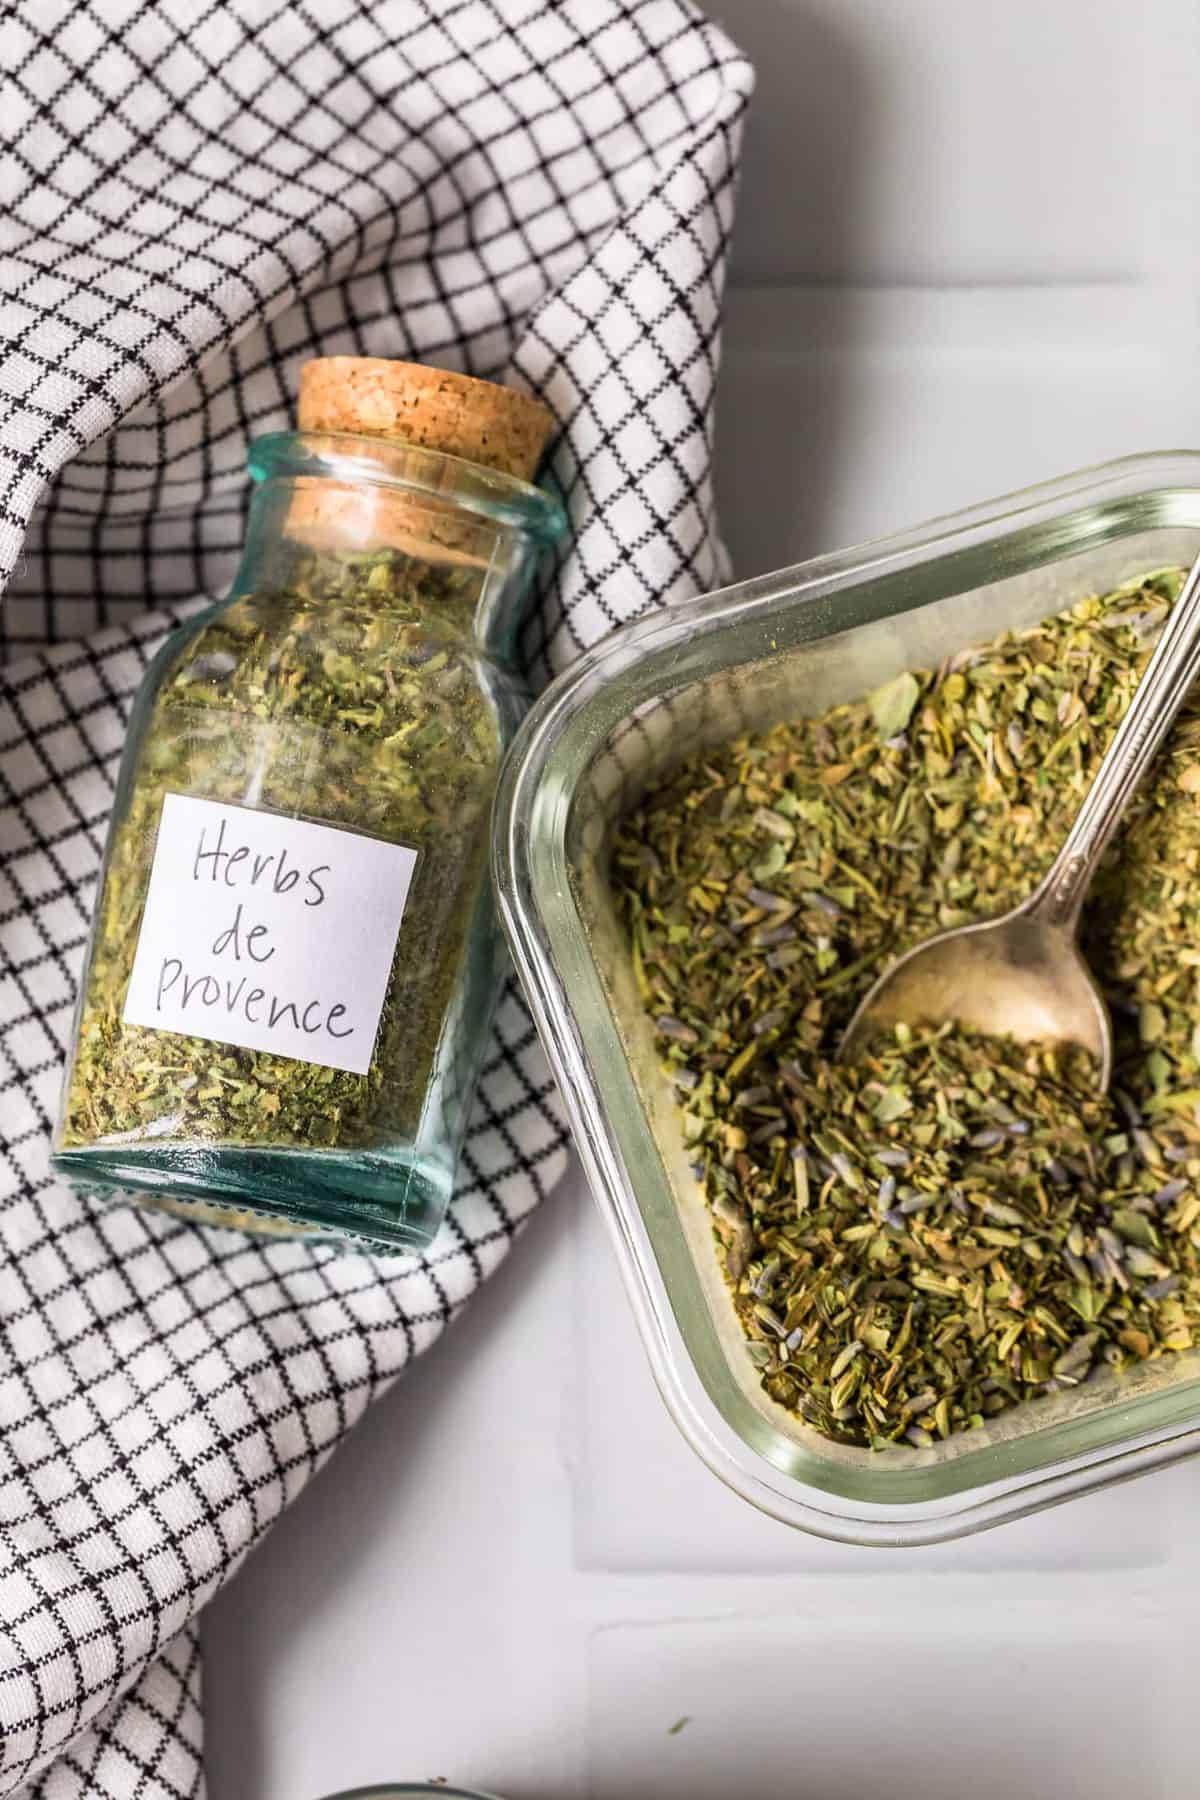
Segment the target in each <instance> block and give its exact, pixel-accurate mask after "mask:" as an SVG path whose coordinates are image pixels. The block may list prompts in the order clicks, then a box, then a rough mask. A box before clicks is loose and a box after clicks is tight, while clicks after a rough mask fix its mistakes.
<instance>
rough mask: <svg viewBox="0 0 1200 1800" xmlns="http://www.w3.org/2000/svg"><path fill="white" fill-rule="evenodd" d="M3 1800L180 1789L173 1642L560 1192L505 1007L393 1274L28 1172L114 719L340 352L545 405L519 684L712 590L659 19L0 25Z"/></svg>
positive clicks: (669, 39) (588, 3)
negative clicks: (312, 388)
mask: <svg viewBox="0 0 1200 1800" xmlns="http://www.w3.org/2000/svg"><path fill="white" fill-rule="evenodd" d="M0 70H2V71H3V74H2V75H0V82H2V84H3V115H2V116H3V121H4V127H5V133H6V139H7V146H8V147H7V150H6V151H5V152H4V154H3V156H2V157H0V268H2V276H0V295H2V307H3V312H2V315H0V316H2V320H3V348H2V350H0V565H2V567H3V571H4V573H5V574H6V575H8V576H9V577H10V579H9V582H8V589H7V594H6V597H5V600H4V603H3V605H2V606H0V631H2V633H3V636H4V656H5V660H6V661H7V667H6V668H5V669H4V672H3V675H2V676H0V1794H10V1793H12V1792H14V1791H15V1790H16V1789H18V1788H20V1787H22V1785H23V1784H30V1783H32V1784H33V1787H32V1789H31V1791H34V1792H36V1793H38V1794H39V1795H43V1796H53V1797H54V1800H66V1797H67V1796H80V1795H105V1796H117V1797H121V1796H125V1795H136V1796H138V1800H165V1797H167V1796H174V1797H179V1796H187V1797H188V1800H192V1797H194V1796H197V1795H199V1794H200V1793H201V1792H202V1784H203V1775H202V1765H201V1722H200V1696H199V1658H198V1651H197V1645H196V1636H195V1625H194V1621H195V1618H196V1615H197V1613H198V1611H199V1609H200V1608H201V1607H202V1606H203V1604H204V1602H205V1601H206V1600H207V1599H208V1598H209V1596H210V1595H211V1594H212V1593H213V1592H214V1591H215V1590H216V1589H217V1588H218V1587H219V1586H220V1584H221V1583H222V1582H223V1581H225V1580H226V1579H227V1578H228V1577H229V1575H230V1574H231V1573H232V1572H233V1571H234V1570H235V1569H236V1567H237V1566H238V1564H239V1562H240V1560H241V1558H242V1557H243V1556H244V1555H245V1554H246V1552H247V1550H248V1549H249V1548H250V1547H251V1546H252V1545H253V1543H254V1542H255V1541H256V1540H257V1539H258V1538H259V1537H260V1536H261V1534H262V1533H263V1532H264V1531H265V1530H266V1529H267V1528H268V1527H269V1526H270V1524H271V1521H272V1520H273V1519H274V1518H275V1517H276V1516H277V1514H278V1513H279V1511H280V1509H281V1508H282V1507H283V1506H285V1505H286V1504H287V1503H288V1501H289V1500H290V1499H292V1498H293V1496H294V1495H295V1494H296V1493H297V1492H298V1491H299V1490H300V1488H301V1487H302V1486H303V1485H304V1483H305V1481H306V1480H307V1479H308V1477H309V1476H310V1475H311V1474H312V1472H313V1471H314V1470H315V1469H316V1468H317V1467H318V1466H319V1465H320V1464H321V1463H322V1462H323V1460H324V1459H325V1457H326V1456H327V1455H328V1454H329V1453H330V1451H331V1450H332V1449H333V1447H334V1446H335V1445H336V1443H337V1442H338V1440H339V1439H340V1437H341V1436H342V1435H343V1434H344V1432H345V1431H347V1430H348V1429H349V1427H350V1426H351V1425H352V1424H353V1423H354V1421H355V1419H357V1418H358V1417H359V1416H360V1415H361V1413H362V1412H363V1410H364V1408H365V1407H366V1406H367V1405H368V1403H369V1402H370V1400H371V1399H372V1398H373V1397H374V1396H375V1395H376V1394H378V1393H379V1392H381V1391H382V1390H383V1389H384V1388H385V1387H386V1386H387V1385H388V1384H389V1382H390V1381H391V1380H392V1379H394V1377H395V1376H396V1375H397V1373H398V1372H399V1371H400V1370H401V1369H402V1368H403V1367H404V1365H405V1363H406V1362H407V1361H408V1359H409V1357H411V1356H413V1355H415V1354H417V1353H418V1352H420V1351H421V1350H422V1349H424V1348H425V1347H426V1346H427V1345H428V1344H429V1343H431V1342H432V1341H433V1340H434V1339H435V1338H436V1337H437V1336H438V1334H439V1333H440V1332H441V1330H442V1329H443V1327H444V1326H445V1325H446V1324H447V1323H448V1322H449V1320H450V1319H452V1318H453V1317H454V1315H455V1313H456V1312H457V1310H458V1309H459V1308H460V1307H461V1306H462V1304H463V1303H464V1302H465V1301H466V1299H467V1298H468V1297H469V1295H470V1294H471V1293H472V1292H473V1291H474V1289H475V1288H476V1287H477V1286H478V1285H479V1283H480V1282H481V1281H482V1280H483V1279H484V1278H485V1277H486V1276H487V1274H488V1273H489V1272H490V1271H491V1269H493V1268H494V1267H495V1266H496V1264H497V1263H498V1262H499V1261H500V1260H501V1258H502V1257H503V1256H504V1255H505V1253H506V1252H507V1250H508V1247H509V1245H510V1243H511V1242H512V1239H513V1237H514V1235H515V1233H516V1232H517V1231H518V1230H519V1227H520V1225H521V1223H522V1221H523V1220H524V1219H525V1218H526V1217H527V1216H528V1214H529V1212H530V1211H531V1209H532V1208H533V1207H534V1206H535V1205H536V1204H537V1202H538V1201H539V1199H540V1198H541V1197H542V1196H543V1195H544V1193H545V1192H546V1191H547V1190H548V1189H549V1187H551V1186H552V1185H553V1183H554V1181H555V1180H556V1179H557V1177H558V1175H559V1173H560V1171H561V1169H562V1166H563V1163H564V1160H565V1156H566V1139H565V1132H564V1126H563V1120H562V1115H561V1112H560V1109H559V1106H558V1103H557V1100H556V1097H555V1095H554V1093H553V1090H552V1086H551V1083H550V1080H549V1077H548V1073H547V1070H546V1066H545V1063H544V1061H543V1059H542V1056H541V1054H540V1051H539V1049H538V1046H537V1044H536V1040H535V1038H534V1034H533V1032H532V1029H531V1026H530V1022H529V1018H528V1015H527V1013H526V1011H525V1009H524V1006H523V1004H522V1002H521V999H520V996H519V993H518V992H517V991H516V989H515V985H513V984H510V986H509V989H508V991H507V993H506V996H505V999H504V1002H503V1004H502V1008H501V1012H500V1016H499V1020H498V1023H497V1026H496V1032H495V1040H494V1044H493V1048H492V1053H491V1055H490V1057H489V1060H488V1065H487V1069H486V1072H485V1075H484V1078H483V1082H482V1085H481V1090H480V1098H479V1103H478V1106H477V1109H476V1113H475V1117H474V1122H473V1126H472V1130H471V1133H470V1138H469V1142H468V1146H467V1151H466V1155H465V1158H464V1164H463V1170H462V1179H461V1183H460V1187H459V1190H458V1193H457V1195H456V1198H455V1201H454V1204H453V1207H452V1210H451V1217H450V1220H449V1223H448V1224H447V1226H446V1228H445V1230H444V1231H443V1233H442V1234H441V1236H440V1237H439V1239H438V1241H437V1243H436V1244H435V1245H434V1246H433V1248H432V1249H431V1250H430V1252H429V1254H428V1255H426V1256H424V1257H397V1258H372V1257H368V1256H362V1255H354V1256H338V1255H336V1254H334V1253H331V1252H329V1251H326V1250H309V1249H305V1248H304V1247H303V1246H301V1245H298V1244H294V1245H291V1244H285V1245H265V1244H263V1243H261V1242H259V1241H256V1240H251V1239H248V1238H243V1237H240V1236H238V1235H236V1234H233V1233H229V1232H220V1231H206V1230H202V1229H199V1228H195V1227H191V1226H187V1225H182V1224H176V1223H171V1222H168V1221H166V1220H163V1219H160V1218H157V1217H154V1216H152V1215H149V1214H145V1213H141V1212H138V1211H136V1210H134V1209H132V1208H129V1207H126V1206H122V1205H116V1206H104V1205H101V1204H100V1203H98V1202H88V1201H85V1200H82V1199H80V1198H78V1197H75V1196H73V1195H71V1194H70V1193H68V1192H66V1191H65V1190H64V1189H63V1188H62V1187H61V1186H60V1185H58V1184H57V1183H56V1182H54V1181H53V1180H52V1179H51V1178H50V1176H49V1173H48V1169H47V1162H46V1144H47V1136H48V1132H49V1128H50V1123H51V1120H52V1117H53V1114H54V1111H55V1108H56V1105H57V1087H58V1081H59V1074H60V1065H61V1059H62V1054H63V1049H64V1046H65V1044H66V1041H67V1038H68V1034H69V1030H70V1022H71V1010H72V1003H73V986H74V980H75V976H76V973H77V969H78V964H79V959H80V955H81V951H82V946H83V939H84V934H85V931H86V927H87V922H88V919H89V915H90V910H91V906H92V903H93V899H94V888H95V875H96V869H97V865H98V860H99V856H100V852H101V848H102V844H103V836H104V830H105V824H106V817H107V813H108V810H109V806H110V802H111V795H112V786H113V777H114V770H115V766H116V760H117V757H118V755H119V752H120V747H121V742H122V738H123V735H124V727H125V720H126V718H127V715H128V708H129V703H130V698H131V696H132V694H133V693H134V691H135V690H136V687H137V684H138V681H139V679H140V675H141V672H142V670H143V669H144V667H145V664H146V661H147V658H148V657H149V655H150V654H151V653H152V652H153V650H154V648H155V646H156V644H157V643H158V641H159V639H160V638H161V635H162V633H163V631H164V630H165V629H166V627H167V626H168V624H169V623H170V622H171V619H172V618H173V617H175V616H177V615H178V613H179V611H180V610H181V609H186V608H188V607H189V606H192V605H194V604H196V603H197V602H198V597H199V596H202V595H205V594H207V595H209V596H216V595H219V594H220V592H221V591H222V589H223V587H224V586H225V585H226V584H227V582H228V580H229V577H230V574H231V571H232V566H233V562H234V559H235V556H236V550H237V545H238V543H239V539H240V534H241V526H242V519H243V509H244V500H245V487H246V484H245V477H244V474H243V469H244V456H245V447H246V441H247V438H248V437H249V436H250V435H253V434H254V433H257V432H262V431H266V430H270V429H277V428H279V427H282V426H285V425H286V424H287V423H288V419H289V399H290V396H292V395H293V394H294V392H295V388H296V376H297V370H298V367H299V365H300V363H301V362H302V361H303V360H304V359H305V358H306V357H308V356H311V355H314V354H330V353H336V352H356V353H359V354H370V355H382V356H398V357H406V358H414V359H420V360H427V361H432V362H437V363H442V364H445V365H447V366H453V367H457V368H463V369H467V370H469V371H470V372H473V373H475V374H480V375H490V376H503V377H506V378H508V379H510V380H512V381H514V382H516V383H518V384H524V385H525V386H527V387H529V388H530V389H532V390H534V391H536V392H537V393H539V394H541V395H542V396H543V397H544V398H545V399H546V400H547V401H548V403H549V404H550V405H551V407H552V408H553V410H554V412H555V414H556V416H557V418H558V420H559V422H560V425H561V427H562V435H561V438H560V441H559V446H558V449H557V451H556V454H555V458H554V473H555V476H556V478H557V480H558V482H559V484H560V486H561V488H562V491H563V493H564V495H565V498H566V501H567V504H568V508H569V511H570V514H571V517H572V521H573V526H574V533H575V535H574V540H573V545H572V547H571V548H570V550H569V551H567V552H566V554H565V555H564V556H563V557H562V558H561V559H560V561H559V563H558V565H557V567H555V568H554V569H552V570H550V571H548V572H547V576H546V580H545V582H544V585H543V588H542V592H541V595H540V601H539V604H538V606H537V607H536V609H535V613H534V616H533V618H532V620H531V623H530V627H529V630H528V634H527V640H526V653H527V658H528V662H529V666H530V669H531V672H532V673H533V674H534V676H535V678H537V679H543V678H545V676H546V675H547V674H549V673H550V672H552V671H553V670H555V669H558V668H561V667H562V666H563V665H564V664H565V663H566V662H568V661H569V660H570V658H571V657H572V656H573V655H574V654H575V653H576V652H577V651H578V650H579V649H580V648H582V647H583V646H585V645H587V644H590V643H593V642H594V641H596V640H597V639H598V638H599V637H601V636H602V635H603V634H604V633H605V632H607V631H608V630H609V629H610V628H611V627H612V626H613V625H615V624H617V623H619V622H621V621H623V620H625V619H628V618H630V617H631V616H633V615H634V614H636V613H638V612H640V611H642V610H644V609H645V608H647V607H652V606H660V605H663V604H665V603H667V602H669V601H670V600H672V599H675V598H677V597H681V596H685V595H690V594H693V593H695V592H697V591H700V590H703V589H704V588H706V587H710V586H712V585H715V584H716V583H717V581H718V580H719V579H720V577H721V575H722V573H723V560H722V553H721V550H720V545H719V541H718V538H717V534H716V528H715V521H714V516H713V498H712V481H711V472H712V468H711V465H712V421H713V389H714V380H715V375H716V364H717V351H718V327H719V317H720V304H721V289H722V281H723V277H724V272H725V264H726V256H727V250H728V239H729V231H730V225H731V220H732V213H733V201H734V185H735V176H736V168H737V157H738V142H739V132H740V126H741V120H742V114H743V110H744V106H745V102H746V99H747V96H748V94H749V90H750V85H751V75H750V71H749V69H748V66H747V64H746V63H745V61H744V60H743V59H742V58H741V57H740V56H739V55H738V53H737V52H736V50H735V49H734V48H733V47H732V46H731V45H730V44H729V42H728V41H727V40H726V39H725V38H724V37H723V35H722V34H721V33H720V32H719V31H718V30H715V29H714V28H713V27H711V26H710V25H708V24H706V23H705V22H704V20H703V19H702V18H701V17H700V15H698V14H697V13H696V12H695V11H694V10H693V9H692V8H691V7H690V5H687V4H686V3H685V0H623V3H622V0H567V3H566V4H547V3H544V0H538V3H535V0H457V3H452V4H445V3H439V0H375V3H373V4H372V3H371V0H306V3H305V4H303V5H292V4H284V3H283V0H274V3H273V4H267V3H266V0H224V3H220V0H218V4H217V5H215V6H214V7H211V8H198V7H195V6H192V5H190V4H187V0H157V4H155V3H153V0H151V3H150V4H136V3H135V0H91V3H90V4H75V3H74V0H39V4H38V5H37V6H36V7H34V6H29V7H24V8H16V9H10V10H8V11H7V12H0Z"/></svg>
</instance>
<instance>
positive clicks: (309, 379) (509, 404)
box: [298, 356, 554, 481]
mask: <svg viewBox="0 0 1200 1800" xmlns="http://www.w3.org/2000/svg"><path fill="white" fill-rule="evenodd" d="M298 411H299V424H300V429H301V431H358V432H365V433H367V434H369V435H370V436H372V437H385V438H392V439H395V440H397V441H398V442H401V443H405V444H418V445H421V446H422V447H423V448H425V449H427V450H442V451H445V452H446V453H447V454H448V455H450V456H462V457H465V458H466V459H467V461H468V462H475V463H482V464H483V465H484V467H485V468H489V469H500V470H502V471H503V472H504V473H505V474H506V475H515V476H516V477H517V479H518V480H520V481H531V480H532V479H533V475H534V471H535V470H536V468H537V466H538V463H539V462H540V461H541V458H542V452H543V451H544V450H545V448H546V445H547V443H548V442H549V439H550V435H551V433H552V432H553V430H554V415H553V413H551V412H550V410H549V408H548V407H545V406H543V405H542V403H541V401H540V400H534V399H533V398H532V397H531V396H530V395H529V394H522V393H518V391H517V390H516V389H515V388H507V387H499V386H498V385H497V384H496V383H495V382H493V381H477V380H476V379H475V378H474V377H473V376H471V375H456V374H454V373H453V372H452V371H451V370H449V369H432V368H428V367H427V366H426V365H425V364H423V363H406V362H392V361H390V360H389V359H388V358H386V357H382V356H322V357H318V358H317V359H316V360H315V361H313V362H307V363H305V364H304V367H303V368H302V369H301V371H300V401H299V409H298Z"/></svg>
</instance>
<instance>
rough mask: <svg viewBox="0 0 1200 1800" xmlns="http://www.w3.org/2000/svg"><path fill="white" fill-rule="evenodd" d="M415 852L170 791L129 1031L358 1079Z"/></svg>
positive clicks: (132, 988) (128, 1008) (128, 1009)
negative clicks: (234, 1048)
mask: <svg viewBox="0 0 1200 1800" xmlns="http://www.w3.org/2000/svg"><path fill="white" fill-rule="evenodd" d="M416 861H417V853H416V851H415V850H410V849H409V848H408V847H407V846H406V845H404V844H386V843H384V842H382V840H381V839H379V838H372V837H362V836H360V835H359V834H358V833H357V832H354V831H341V830H338V829H336V828H335V827H333V826H331V825H313V824H310V823H309V822H308V821H307V820H304V819H285V818H280V817H279V816H277V815H276V814H274V813H263V812H254V811H252V810H251V809H250V808H248V807H244V806H224V805H222V804H221V803H220V802H218V801H215V800H195V799H192V798H190V797H188V796H186V795H183V794H168V795H167V796H166V798H165V799H164V801H163V810H162V820H161V822H160V824H159V828H158V842H157V844H156V846H155V850H154V867H153V868H152V869H151V871H150V886H149V890H148V892H147V895H146V909H145V913H144V914H143V917H142V929H141V934H140V936H139V937H138V946H137V953H136V955H135V957H134V962H133V974H132V976H131V977H130V982H129V992H128V993H127V995H126V996H125V1012H124V1015H123V1016H124V1020H125V1023H126V1024H127V1025H150V1026H153V1027H156V1028H157V1029H158V1030H160V1031H181V1032H184V1033H185V1034H186V1035H187V1036H189V1037H203V1038H211V1039H212V1040H213V1041H214V1042H215V1043H218V1044H239V1045H241V1047H242V1048H243V1049H245V1050H271V1051H273V1052H275V1054H276V1055H279V1056H294V1057H296V1058H298V1059H299V1061H301V1062H310V1063H323V1064H324V1065H325V1066H326V1067H328V1068H331V1069H346V1070H348V1071H350V1072H351V1073H352V1074H355V1075H365V1074H366V1072H367V1069H368V1068H369V1067H370V1062H371V1053H372V1051H373V1049H374V1047H375V1034H376V1032H377V1031H378V1029H379V1015H380V1013H381V1012H382V1010H383V1002H384V999H385V997H386V994H387V985H388V977H389V975H390V974H391V969H392V960H393V957H394V956H395V952H396V935H397V933H398V932H399V930H400V920H401V918H402V916H403V913H404V904H405V901H406V900H407V898H408V890H409V886H410V884H411V882H412V874H413V869H414V867H415V865H416Z"/></svg>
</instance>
